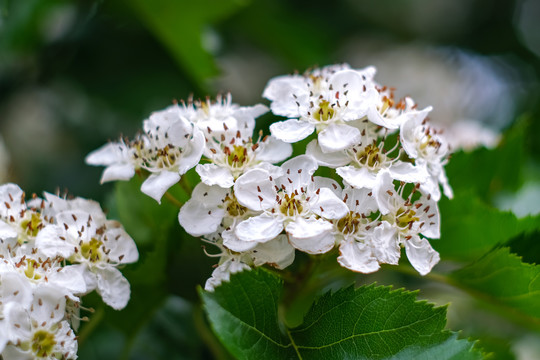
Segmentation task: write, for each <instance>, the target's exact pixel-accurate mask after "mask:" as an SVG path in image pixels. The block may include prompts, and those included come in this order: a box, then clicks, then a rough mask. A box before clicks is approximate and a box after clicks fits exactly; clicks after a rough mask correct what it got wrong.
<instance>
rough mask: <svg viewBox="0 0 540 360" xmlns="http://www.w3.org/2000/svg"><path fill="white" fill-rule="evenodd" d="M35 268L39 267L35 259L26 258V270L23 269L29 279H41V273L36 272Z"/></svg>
mask: <svg viewBox="0 0 540 360" xmlns="http://www.w3.org/2000/svg"><path fill="white" fill-rule="evenodd" d="M37 268H39V264H38V262H37V261H36V260H33V259H26V270H24V275H26V277H27V278H29V279H30V280H39V279H41V275H40V274H38V273H36V269H37Z"/></svg>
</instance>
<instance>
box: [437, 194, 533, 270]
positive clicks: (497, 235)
mask: <svg viewBox="0 0 540 360" xmlns="http://www.w3.org/2000/svg"><path fill="white" fill-rule="evenodd" d="M440 210H441V233H442V235H441V239H440V240H433V241H431V244H432V245H433V247H434V248H435V249H436V250H437V251H439V252H440V253H441V255H442V256H443V258H454V259H457V260H466V259H470V260H473V259H476V258H478V257H480V256H482V255H483V254H485V253H486V252H488V251H489V250H491V249H492V248H493V246H495V245H497V244H504V243H505V242H506V241H508V240H510V239H511V238H513V237H515V236H517V235H518V234H520V233H522V232H525V231H533V230H535V229H540V215H537V216H536V217H525V218H522V219H518V218H517V217H516V216H515V215H514V214H513V213H512V212H509V211H500V210H498V209H496V208H493V207H491V206H489V205H486V204H485V203H484V202H483V201H481V200H480V199H478V198H477V197H475V196H474V195H473V194H472V193H460V194H456V197H455V198H454V199H452V200H448V199H446V198H444V199H442V200H441V202H440Z"/></svg>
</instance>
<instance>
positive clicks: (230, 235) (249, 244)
mask: <svg viewBox="0 0 540 360" xmlns="http://www.w3.org/2000/svg"><path fill="white" fill-rule="evenodd" d="M221 237H222V238H223V245H224V246H225V247H226V248H227V249H230V250H232V251H236V252H244V251H248V250H251V249H253V248H254V247H256V246H257V244H259V243H257V242H255V241H243V240H240V239H239V238H238V236H236V233H235V232H234V230H233V229H230V230H224V231H223V232H222V233H221Z"/></svg>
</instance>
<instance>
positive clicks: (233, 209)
mask: <svg viewBox="0 0 540 360" xmlns="http://www.w3.org/2000/svg"><path fill="white" fill-rule="evenodd" d="M225 206H226V209H227V213H229V215H230V216H232V217H236V216H243V215H244V214H245V213H246V212H247V211H248V209H247V208H246V207H245V206H242V205H240V204H239V203H238V200H236V196H234V194H231V195H230V196H229V195H227V196H226V197H225Z"/></svg>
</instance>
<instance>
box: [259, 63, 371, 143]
mask: <svg viewBox="0 0 540 360" xmlns="http://www.w3.org/2000/svg"><path fill="white" fill-rule="evenodd" d="M374 74H375V69H374V68H372V67H370V68H366V69H362V70H352V69H350V68H349V67H348V66H329V67H326V68H323V69H321V70H317V71H313V72H311V73H307V74H305V75H304V76H298V75H293V76H281V77H277V78H274V79H272V80H270V82H269V83H268V85H267V87H266V89H265V90H264V93H263V96H264V97H265V98H267V99H269V100H271V101H272V104H271V109H272V111H273V112H274V114H276V115H282V116H286V117H288V118H289V119H288V120H286V121H282V122H276V123H274V124H272V125H271V126H270V131H271V132H272V134H273V135H274V136H275V137H276V138H278V139H280V140H283V141H285V142H297V141H300V140H302V139H304V138H306V137H307V136H309V135H310V134H311V133H313V131H315V130H316V131H317V133H318V139H319V143H320V146H321V149H322V151H323V152H325V153H327V152H334V151H338V150H343V149H345V148H348V147H349V146H351V145H353V144H355V143H357V142H358V141H359V138H360V131H359V130H358V129H357V128H356V127H354V126H351V124H352V123H353V122H354V121H356V120H360V119H362V118H364V117H365V116H366V115H367V112H368V109H369V108H370V107H373V106H372V103H373V102H374V101H376V99H377V98H378V95H379V93H378V92H377V90H376V89H375V84H374V83H373V81H372V78H373V75H374Z"/></svg>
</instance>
